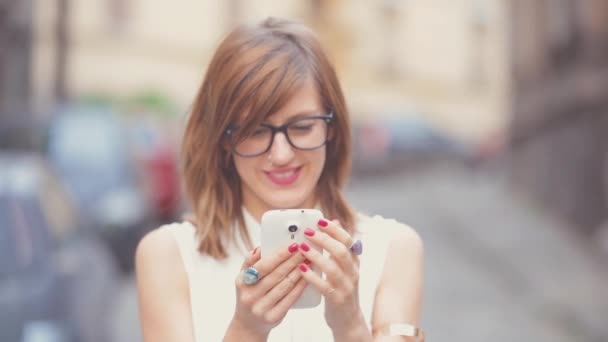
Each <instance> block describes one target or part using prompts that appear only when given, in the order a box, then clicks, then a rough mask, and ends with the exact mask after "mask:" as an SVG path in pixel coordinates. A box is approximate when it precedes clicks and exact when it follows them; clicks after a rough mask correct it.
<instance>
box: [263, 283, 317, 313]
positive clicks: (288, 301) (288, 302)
mask: <svg viewBox="0 0 608 342" xmlns="http://www.w3.org/2000/svg"><path fill="white" fill-rule="evenodd" d="M307 285H308V283H307V282H306V281H305V280H304V279H302V277H300V279H299V280H298V282H297V283H296V285H295V286H294V287H293V289H292V290H291V292H289V293H288V294H287V295H285V297H283V298H282V299H281V300H280V301H279V302H278V303H277V304H276V305H275V306H274V307H272V308H271V309H270V310H268V312H267V317H268V318H269V319H275V320H277V319H280V318H281V317H283V316H285V314H286V313H287V311H288V310H289V309H291V306H292V305H293V304H294V303H295V302H296V301H297V300H298V299H299V298H300V296H301V295H302V292H304V289H306V286H307Z"/></svg>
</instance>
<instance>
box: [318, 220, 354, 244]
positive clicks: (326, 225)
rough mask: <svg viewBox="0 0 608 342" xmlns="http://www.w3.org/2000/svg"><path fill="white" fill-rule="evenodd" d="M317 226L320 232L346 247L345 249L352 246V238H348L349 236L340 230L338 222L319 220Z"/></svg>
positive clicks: (343, 230) (340, 226) (342, 229)
mask: <svg viewBox="0 0 608 342" xmlns="http://www.w3.org/2000/svg"><path fill="white" fill-rule="evenodd" d="M317 226H318V227H319V229H320V230H321V231H322V232H324V233H326V234H328V235H329V236H331V237H333V238H334V239H336V240H338V241H340V242H341V243H342V244H343V245H344V246H346V248H350V246H352V245H353V238H352V236H350V234H349V233H348V232H347V231H346V230H345V229H344V228H342V225H341V224H340V221H338V220H333V221H328V220H326V219H320V220H319V222H318V223H317Z"/></svg>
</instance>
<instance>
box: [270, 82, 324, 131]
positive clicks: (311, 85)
mask: <svg viewBox="0 0 608 342" xmlns="http://www.w3.org/2000/svg"><path fill="white" fill-rule="evenodd" d="M323 112H324V108H323V102H322V100H321V95H320V94H319V90H318V88H317V85H316V84H315V82H314V81H312V80H311V79H310V78H308V79H307V80H306V81H304V82H303V83H302V85H301V86H300V87H299V88H297V89H296V90H295V91H294V92H293V94H292V95H291V97H289V99H288V100H287V102H285V104H284V105H283V106H282V107H281V108H279V110H278V111H275V112H274V113H271V114H270V115H268V116H267V117H266V118H265V120H264V121H265V122H269V123H272V124H280V123H283V122H285V121H288V120H290V119H294V118H297V117H301V116H306V115H315V114H325V113H323Z"/></svg>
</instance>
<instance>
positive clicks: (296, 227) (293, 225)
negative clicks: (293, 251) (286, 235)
mask: <svg viewBox="0 0 608 342" xmlns="http://www.w3.org/2000/svg"><path fill="white" fill-rule="evenodd" d="M287 229H289V231H290V232H292V233H295V232H296V231H297V230H298V226H296V225H295V224H292V225H291V226H289V228H287Z"/></svg>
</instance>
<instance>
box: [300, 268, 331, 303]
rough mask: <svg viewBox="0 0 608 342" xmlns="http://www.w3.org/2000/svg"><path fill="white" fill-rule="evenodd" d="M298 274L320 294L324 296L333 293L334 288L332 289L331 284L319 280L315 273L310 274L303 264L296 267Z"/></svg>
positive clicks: (321, 279)
mask: <svg viewBox="0 0 608 342" xmlns="http://www.w3.org/2000/svg"><path fill="white" fill-rule="evenodd" d="M298 269H299V271H300V273H301V274H302V278H304V280H306V282H307V283H309V284H310V285H312V286H314V287H315V288H316V289H317V290H318V291H319V292H320V293H321V294H323V295H324V296H327V295H329V294H330V293H332V292H334V291H335V288H334V287H332V285H331V283H330V282H328V281H327V280H325V279H323V278H321V277H320V276H319V275H318V274H316V273H315V272H312V271H311V270H310V268H309V267H308V266H306V265H305V264H300V266H299V267H298Z"/></svg>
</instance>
